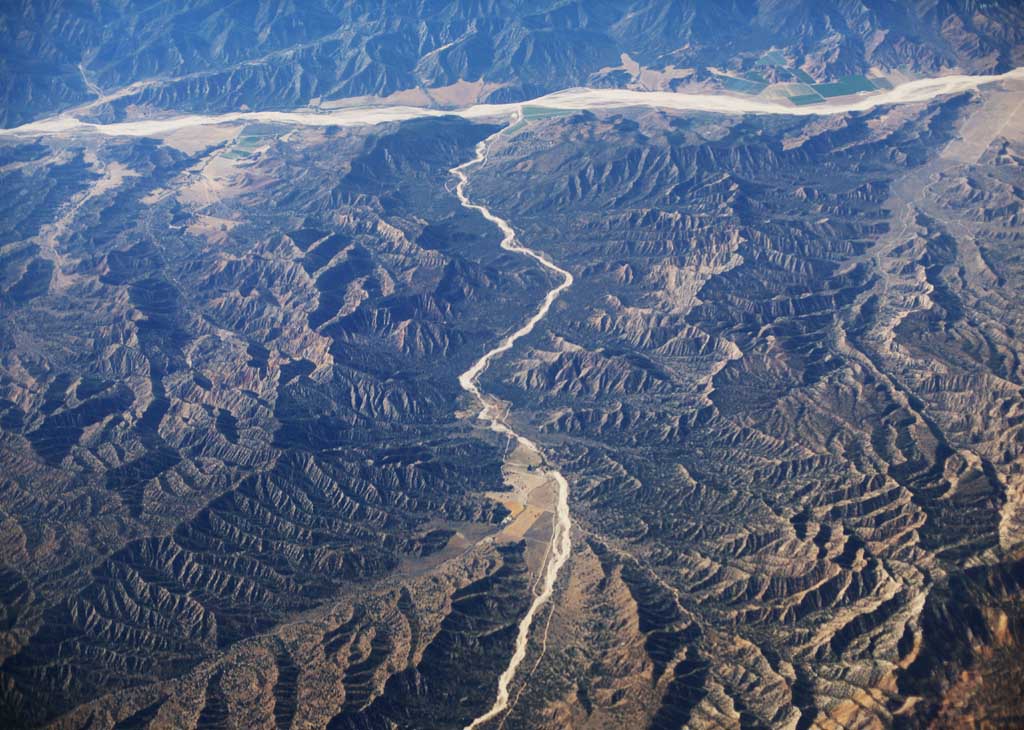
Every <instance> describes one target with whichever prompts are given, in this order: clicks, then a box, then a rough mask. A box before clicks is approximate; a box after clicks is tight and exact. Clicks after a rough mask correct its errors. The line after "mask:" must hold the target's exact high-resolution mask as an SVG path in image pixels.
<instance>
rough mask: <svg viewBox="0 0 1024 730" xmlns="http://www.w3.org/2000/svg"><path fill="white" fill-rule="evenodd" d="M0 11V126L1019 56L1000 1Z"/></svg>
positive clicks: (997, 63) (267, 0)
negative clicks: (689, 73) (629, 77)
mask: <svg viewBox="0 0 1024 730" xmlns="http://www.w3.org/2000/svg"><path fill="white" fill-rule="evenodd" d="M0 13H2V15H0V43H2V45H3V48H4V54H3V59H2V61H0V64H2V65H0V98H2V99H3V102H4V103H3V110H2V113H3V119H2V122H3V124H4V125H5V126H14V125H17V124H21V123H23V122H26V121H28V120H31V119H36V118H39V117H41V116H45V115H48V114H52V113H54V112H57V111H60V110H62V109H66V108H69V107H72V106H75V105H79V104H82V103H84V102H88V101H91V100H94V99H95V98H96V97H97V93H106V94H110V93H118V94H123V95H121V96H119V98H118V99H117V100H116V101H114V102H111V104H110V105H109V106H106V107H104V108H102V109H99V110H95V111H94V113H96V114H97V115H99V117H100V118H110V117H119V116H122V115H124V114H125V113H126V109H127V108H128V107H130V106H133V105H142V106H144V107H152V108H155V109H163V110H174V111H229V110H235V109H238V108H239V107H241V106H242V105H246V106H248V107H251V108H259V109H265V108H287V107H296V106H300V105H304V104H306V103H308V102H309V101H310V100H311V99H321V100H337V99H343V98H346V97H353V96H362V95H388V94H391V93H394V92H397V91H403V90H413V89H417V88H426V89H434V88H438V87H446V86H449V85H451V84H454V83H456V82H458V81H471V82H476V81H480V80H483V81H484V82H487V83H488V84H490V85H489V86H488V87H487V88H485V89H482V90H480V92H479V94H478V97H479V98H480V100H487V99H490V100H518V99H523V98H529V97H531V96H536V95H539V94H542V93H545V92H549V91H554V90H558V89H562V88H566V87H571V86H577V85H581V84H587V83H588V82H592V81H594V76H595V74H599V72H600V71H601V70H602V69H606V68H611V67H615V66H618V65H619V63H620V56H621V54H623V53H627V54H629V55H630V56H631V57H632V58H633V59H634V60H635V61H637V62H639V63H640V64H641V65H643V66H644V67H649V68H652V69H664V68H666V67H674V68H690V67H696V68H699V69H706V68H707V67H729V66H735V67H746V68H749V67H751V64H752V63H753V62H754V61H755V60H756V59H757V58H759V57H760V56H761V55H762V54H763V53H764V52H766V51H767V50H769V49H772V48H775V49H779V50H781V51H782V52H783V53H784V54H786V55H788V56H789V57H790V58H792V59H793V60H794V63H795V65H796V66H798V67H803V68H804V69H806V70H807V71H808V72H809V73H810V75H811V76H812V77H813V78H815V79H816V80H819V81H825V80H832V79H835V78H837V77H840V76H843V75H846V74H853V73H857V74H859V73H864V72H866V71H868V70H869V69H871V68H875V67H880V68H883V69H903V70H907V71H921V72H935V71H938V70H941V69H945V68H959V69H963V70H966V71H969V72H983V71H994V70H1006V69H1008V68H1010V67H1012V66H1014V65H1016V64H1017V63H1018V62H1019V61H1020V59H1021V57H1022V55H1024V31H1022V28H1024V9H1022V6H1021V4H1020V3H1019V2H1016V0H997V1H996V2H989V3H980V4H979V3H974V2H965V1H962V0H961V1H960V2H950V1H923V0H922V1H918V2H892V1H891V0H868V1H867V2H846V1H843V0H837V1H834V2H818V1H814V2H811V1H804V0H800V1H798V2H788V1H787V2H776V1H775V0H762V1H761V2H756V1H754V0H746V1H743V0H733V1H731V2H703V1H701V0H670V1H669V2H665V1H663V0H634V1H632V2H617V1H615V2H613V1H610V0H585V1H584V0H576V1H573V0H560V1H556V0H532V1H523V0H490V1H487V0H416V1H413V0H400V1H399V2H389V3H378V2H365V1H356V2H351V1H349V0H344V1H340V0H338V1H334V2H331V1H329V0H308V1H303V2H277V1H271V0H254V1H253V2H249V1H248V0H246V1H238V2H228V3H225V2H218V1H216V0H190V1H188V2H174V3H148V2H147V3H141V2H109V1H108V0H98V1H97V2H91V3H66V2H60V1H59V0H14V1H13V2H9V3H5V4H4V7H3V9H2V10H0ZM136 83H141V84H143V86H141V87H139V88H136V89H134V90H130V91H128V92H127V93H124V92H125V90H126V88H127V87H129V86H130V85H132V84H136ZM602 83H604V84H607V83H616V81H615V77H614V76H613V77H608V78H603V79H602ZM442 101H443V100H442Z"/></svg>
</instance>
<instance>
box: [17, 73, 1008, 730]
mask: <svg viewBox="0 0 1024 730" xmlns="http://www.w3.org/2000/svg"><path fill="white" fill-rule="evenodd" d="M1014 80H1015V81H1024V69H1015V70H1013V71H1010V72H1008V73H1005V74H1001V75H995V76H941V77H937V78H932V79H918V80H915V81H910V82H908V83H905V84H901V85H899V86H896V87H895V88H893V89H890V90H888V91H884V92H879V93H875V94H870V95H862V96H856V97H847V98H845V99H841V100H836V101H834V102H826V103H822V104H816V105H812V106H803V107H798V106H793V105H791V104H786V103H784V102H780V101H773V100H768V99H760V98H755V97H743V96H738V95H728V94H707V93H701V94H686V93H670V92H645V91H632V90H624V89H569V90H566V91H562V92H557V93H554V94H549V95H547V96H543V97H540V98H538V99H534V100H531V101H529V102H523V103H516V104H477V105H474V106H470V107H465V108H463V109H455V110H437V109H427V108H420V107H409V106H379V105H378V106H362V107H355V106H354V107H350V108H345V109H338V110H335V111H331V112H326V113H325V112H317V111H313V110H297V111H291V112H280V111H265V112H234V113H229V114H217V115H179V116H170V117H166V118H161V119H147V120H140V121H129V122H116V123H111V124H93V123H89V122H84V121H81V120H79V119H78V118H76V117H75V116H74V115H73V113H67V114H62V115H58V116H55V117H51V118H49V119H44V120H41V121H38V122H32V123H30V124H26V125H24V126H22V127H17V128H14V129H6V130H0V136H8V135H28V136H36V135H47V134H55V135H63V134H77V133H94V134H103V135H109V136H119V135H126V136H141V137H163V136H167V135H169V134H171V133H173V132H176V131H178V130H181V129H188V128H194V127H199V126H207V125H216V124H224V123H231V122H234V123H237V122H272V123H280V124H284V125H298V126H317V127H328V126H355V125H365V124H379V123H383V122H397V121H404V120H408V119H414V118H418V117H438V116H445V115H456V116H460V117H464V118H466V119H495V118H506V119H507V118H508V117H510V116H512V115H520V114H521V111H522V107H523V106H524V104H528V105H531V106H535V107H540V108H546V109H562V110H582V109H596V110H613V109H623V108H627V107H649V108H657V109H665V110H674V111H701V112H711V113H718V114H783V115H798V116H809V115H828V114H841V113H848V112H862V111H868V110H870V109H873V108H875V107H879V106H885V105H892V104H905V103H913V102H925V101H929V100H931V99H934V98H936V97H939V96H942V95H946V94H954V93H961V92H964V91H970V90H973V89H977V88H978V87H980V86H982V85H983V84H987V83H993V82H1000V81H1014ZM498 134H501V132H498ZM492 139H494V136H492V137H489V138H488V139H486V140H484V141H483V142H481V143H480V144H478V145H477V148H476V157H474V158H473V159H472V160H470V161H468V162H465V163H463V164H461V165H458V166H457V167H454V168H452V170H451V173H452V175H454V176H455V177H456V178H457V180H458V182H457V185H456V187H455V194H456V195H457V196H458V199H459V201H460V202H461V203H462V205H463V206H464V207H466V208H467V209H469V210H473V211H476V212H478V213H480V215H482V216H483V217H484V218H486V219H487V220H488V221H490V222H491V223H493V224H494V225H495V226H497V227H498V229H499V230H500V231H501V233H502V236H503V237H502V241H501V246H502V248H504V249H506V250H508V251H511V252H514V253H518V254H521V255H523V256H528V257H529V258H531V259H533V260H534V261H536V262H537V264H539V265H540V266H542V267H544V268H545V269H547V270H548V271H550V272H552V273H553V274H555V275H557V276H558V277H559V278H560V279H561V282H560V283H559V284H557V285H556V286H555V287H554V288H552V289H551V290H550V291H548V293H547V295H546V296H545V297H544V299H543V301H542V302H541V303H540V305H539V307H538V308H537V310H536V311H535V312H534V314H533V315H532V316H531V317H530V318H529V319H528V320H527V321H526V322H525V323H524V324H523V325H522V326H521V327H519V329H517V330H515V331H514V332H512V333H511V334H509V335H507V336H506V337H505V338H504V339H502V340H501V341H500V342H499V343H498V344H497V345H496V346H494V347H493V348H491V349H490V350H488V351H487V352H486V353H484V355H483V356H481V357H480V359H478V360H477V361H476V362H475V363H473V365H472V367H470V368H469V369H468V370H466V372H464V373H463V374H462V375H460V376H459V385H460V386H461V387H462V388H463V390H465V391H466V392H467V393H469V394H470V395H471V396H472V397H473V398H474V399H475V400H476V401H477V402H478V404H479V407H480V410H479V411H478V412H477V414H476V418H477V419H478V420H479V421H481V422H483V423H484V424H485V425H486V427H487V428H489V429H490V430H491V431H494V432H496V433H499V434H503V435H505V436H507V437H508V438H509V439H510V440H512V441H515V442H516V444H517V446H518V448H519V449H520V450H522V451H524V452H525V453H527V454H528V455H529V456H531V457H533V458H534V459H535V460H536V462H537V463H539V464H540V467H539V468H538V469H539V474H538V475H539V476H541V477H545V478H547V479H550V480H552V481H553V482H554V483H555V485H556V487H557V492H556V496H555V508H554V513H555V514H554V526H553V528H552V534H551V543H550V552H549V555H548V558H547V560H546V563H545V564H544V566H543V568H542V570H543V573H542V576H541V581H540V584H539V590H537V591H536V592H535V594H534V597H533V602H532V603H531V605H530V607H529V610H528V611H527V612H526V614H525V615H524V616H523V618H522V620H521V621H520V623H519V628H518V634H517V636H516V643H515V651H514V653H513V654H512V657H511V658H510V660H509V662H508V665H507V667H506V668H505V671H504V672H502V674H501V676H500V677H499V679H498V686H497V693H496V697H495V700H494V703H493V705H492V706H491V708H490V709H489V710H487V712H485V713H484V714H482V715H480V716H479V717H477V718H476V719H475V720H473V722H472V723H471V724H469V725H468V726H467V728H466V730H473V729H474V728H477V727H479V726H481V725H483V724H485V723H487V722H489V721H490V720H492V719H494V718H496V717H497V716H499V715H500V714H501V713H502V712H504V711H505V710H506V709H507V708H508V706H509V701H510V694H509V690H510V687H511V684H512V682H513V680H514V679H515V677H516V673H517V671H518V669H519V666H520V664H521V663H522V662H523V660H524V659H525V658H526V652H527V648H528V646H529V642H530V631H531V628H532V627H533V623H534V620H535V619H536V617H537V615H538V613H539V612H540V610H541V609H542V608H543V607H544V605H545V604H546V603H547V602H548V601H549V600H550V599H551V597H552V595H553V594H554V590H555V583H556V582H557V580H558V576H559V573H560V571H561V569H562V567H563V566H564V565H565V563H566V562H567V561H568V559H569V555H570V552H571V546H572V543H571V539H570V532H571V529H572V520H571V516H570V514H569V500H568V496H569V485H568V482H567V481H566V479H565V477H564V476H563V475H562V473H561V472H560V471H558V469H556V468H554V467H553V466H551V465H550V464H548V463H547V462H546V461H545V460H544V458H543V455H542V454H541V452H540V449H539V448H538V446H537V445H536V444H535V443H534V442H533V441H531V440H530V439H528V438H526V437H524V436H522V435H520V434H518V433H516V432H515V431H514V430H513V429H512V427H511V426H510V425H509V423H508V422H507V420H506V419H505V417H503V416H502V415H501V408H500V404H499V403H498V402H497V401H496V400H495V399H494V398H493V397H492V396H489V395H488V394H486V393H485V392H483V391H482V390H481V388H480V385H479V378H480V376H481V374H483V372H484V371H485V370H486V369H487V367H488V366H489V365H490V363H491V362H492V361H494V359H495V358H497V357H499V356H501V355H502V354H504V353H506V352H508V351H509V350H511V349H512V347H513V346H514V345H515V344H516V342H517V341H518V340H519V339H521V338H523V337H525V336H526V335H528V334H530V333H531V332H532V331H533V330H534V328H535V327H536V326H537V324H538V323H539V322H541V320H543V319H544V317H546V316H547V314H548V312H549V311H550V310H551V306H552V305H553V304H554V302H555V300H556V299H558V297H559V296H560V295H561V294H562V293H563V292H564V291H565V290H566V289H568V288H569V287H571V286H572V284H573V276H572V274H571V273H570V272H568V271H566V270H565V269H563V268H561V267H560V266H558V265H557V264H555V263H554V262H552V261H551V260H550V259H548V258H547V257H546V256H545V255H544V254H543V253H540V252H538V251H536V250H534V249H531V248H528V247H526V246H524V245H523V244H522V243H520V242H519V241H518V240H517V238H516V234H515V231H514V230H513V228H512V226H511V224H509V222H508V221H506V220H505V219H503V218H501V217H499V216H497V215H495V214H494V213H492V212H491V211H490V210H489V209H488V208H487V207H486V206H484V205H482V204H480V203H474V202H472V201H471V200H470V199H469V197H468V195H467V193H466V186H467V185H468V183H469V171H471V170H473V169H474V168H478V167H479V166H482V165H483V164H485V163H486V160H487V150H488V144H489V142H490V141H491V140H492Z"/></svg>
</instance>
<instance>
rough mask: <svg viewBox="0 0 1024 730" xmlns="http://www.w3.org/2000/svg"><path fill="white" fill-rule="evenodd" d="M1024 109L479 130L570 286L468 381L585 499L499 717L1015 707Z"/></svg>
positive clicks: (759, 716)
mask: <svg viewBox="0 0 1024 730" xmlns="http://www.w3.org/2000/svg"><path fill="white" fill-rule="evenodd" d="M1019 108H1020V97H1019V94H1009V93H999V92H989V93H987V94H983V95H982V98H981V99H980V100H979V99H977V98H968V97H959V98H953V99H950V100H948V101H945V102H943V103H937V104H930V105H917V106H908V107H903V108H891V109H883V110H876V111H875V112H872V113H870V114H867V115H864V116H859V117H837V118H827V119H822V120H819V121H812V122H809V123H808V122H802V121H800V122H793V121H790V120H785V121H778V120H772V121H755V120H752V119H750V118H747V119H745V120H739V119H722V118H718V117H705V118H701V117H700V116H694V117H690V118H687V119H680V118H672V117H666V116H663V115H661V114H648V115H646V116H643V117H638V118H625V117H618V118H616V117H612V118H599V117H594V116H592V115H579V116H576V117H572V118H570V119H563V120H560V121H559V122H547V123H539V126H538V128H537V129H533V128H527V129H525V130H523V131H521V132H520V133H518V134H516V135H514V136H510V137H508V138H507V140H503V142H502V144H501V145H500V147H499V146H497V145H496V147H495V149H494V150H493V151H492V153H491V166H490V170H489V171H483V172H482V173H481V175H480V177H478V179H477V183H476V184H477V186H478V187H477V188H476V191H477V194H478V195H480V196H481V197H483V198H484V199H486V200H488V201H489V204H490V205H491V207H492V208H493V209H494V210H496V211H500V212H501V214H503V215H508V216H509V217H510V218H511V219H512V220H515V221H516V222H517V225H518V226H519V227H520V229H521V230H522V232H523V234H522V235H523V238H524V239H525V240H533V241H538V242H540V241H543V243H542V244H540V245H541V246H542V248H543V250H545V251H546V252H547V253H548V254H550V255H551V256H552V258H553V259H554V260H556V261H558V262H560V263H561V265H563V266H566V267H568V268H570V269H571V270H572V271H573V272H574V273H575V274H576V276H577V279H578V283H577V285H576V286H575V287H574V288H573V289H572V290H571V291H570V292H568V293H567V294H566V296H565V298H564V300H563V302H562V304H561V305H560V306H559V307H558V308H557V310H556V311H555V312H553V313H552V316H551V317H549V319H548V320H546V321H545V326H546V328H547V332H545V333H543V334H541V335H538V336H537V337H535V338H534V339H533V340H532V341H531V343H530V345H531V346H530V347H529V348H527V349H525V350H521V351H520V353H521V354H520V356H519V357H517V358H510V359H509V360H506V361H504V362H503V363H502V364H499V365H498V366H497V370H496V371H495V373H494V380H493V381H491V382H485V384H484V385H485V387H486V388H488V389H490V390H491V391H492V392H498V393H501V394H502V395H503V396H504V397H505V398H507V399H508V400H509V401H510V402H511V403H512V404H513V405H512V409H511V413H512V415H513V419H515V420H517V422H521V424H522V428H523V430H525V431H526V432H527V433H534V434H536V436H537V438H538V439H540V440H541V441H542V442H543V443H545V444H548V445H549V447H550V448H551V449H552V450H553V453H554V454H555V455H556V456H555V458H556V460H557V461H558V463H559V464H560V465H561V466H562V468H563V469H565V470H567V476H568V478H569V480H570V483H572V484H573V491H572V496H573V499H574V505H573V506H574V513H575V515H576V519H577V522H579V523H580V526H579V548H578V550H577V554H576V557H575V559H574V563H573V567H572V571H571V577H570V578H569V579H568V582H567V585H566V588H565V590H566V595H567V598H566V599H565V600H563V601H562V602H561V603H560V604H559V606H558V608H557V609H555V613H554V616H553V618H552V621H553V622H557V623H554V624H553V628H552V632H551V635H552V636H563V637H567V638H565V639H564V640H561V641H557V642H556V644H557V648H555V647H553V646H552V644H551V642H549V644H548V647H547V654H546V656H545V658H544V661H543V662H542V663H541V664H540V669H539V672H544V674H543V677H542V678H535V679H534V680H533V681H532V684H531V691H530V692H529V693H526V694H524V698H523V701H522V702H521V703H520V705H519V707H518V708H517V710H516V711H514V712H513V715H512V716H511V717H510V718H509V721H508V722H507V723H506V726H510V727H511V726H516V727H538V726H545V727H564V726H566V725H568V724H571V725H573V726H588V727H590V726H593V727H623V726H631V725H636V724H637V723H640V724H646V725H648V726H649V727H652V728H675V727H680V726H685V727H722V726H727V727H786V726H794V725H795V726H796V727H850V726H856V727H888V726H894V725H896V726H904V725H906V726H919V725H922V724H926V723H928V722H934V723H935V726H937V727H947V726H948V727H960V726H962V725H961V723H963V722H965V721H966V720H965V718H966V717H968V716H973V717H974V718H975V720H977V721H979V722H980V721H982V720H983V719H989V720H991V721H993V722H994V721H996V720H997V719H998V718H999V717H1000V716H1011V715H1014V714H1015V712H1016V709H1019V707H1020V701H1021V695H1020V689H1019V687H1020V679H1021V667H1022V666H1024V663H1022V661H1021V656H1022V647H1021V640H1022V638H1024V635H1022V633H1021V626H1022V623H1021V620H1022V608H1024V604H1022V601H1021V587H1022V580H1024V563H1022V559H1024V548H1022V542H1021V538H1022V535H1021V531H1020V520H1021V515H1022V510H1024V503H1022V500H1021V496H1020V484H1021V474H1022V465H1024V461H1022V451H1021V443H1022V441H1021V434H1020V431H1019V429H1020V423H1019V418H1018V414H1019V409H1020V407H1021V400H1020V399H1021V394H1022V390H1021V382H1022V381H1021V370H1020V352H1021V340H1020V332H1021V325H1020V321H1019V318H1020V316H1021V310H1020V302H1021V301H1024V300H1022V299H1021V296H1020V292H1019V291H1018V282H1020V280H1021V276H1022V272H1021V271H1020V270H1019V269H1018V266H1019V262H1020V260H1021V259H1020V256H1019V247H1020V245H1021V236H1022V232H1024V229H1022V228H1021V225H1020V220H1019V218H1018V215H1019V209H1020V206H1021V183H1022V181H1024V178H1022V176H1021V167H1020V161H1021V158H1020V154H1019V150H1020V146H1021V144H1022V141H1024V116H1022V115H1021V114H1019V112H1018V110H1019ZM958 129H959V130H960V135H961V138H957V136H956V135H957V130H958ZM512 177H515V178H516V179H519V180H522V184H521V185H517V186H515V187H510V186H509V185H507V184H506V183H505V181H506V180H508V179H510V178H512ZM499 373H500V376H499ZM595 597H599V598H595ZM570 626H571V627H573V628H572V629H570V628H569V627H570ZM556 627H561V628H560V629H559V628H556ZM541 688H543V689H541ZM1015 708H1016V709H1015ZM538 717H543V718H546V721H545V722H544V723H538V721H537V718H538ZM1019 721H1020V717H1019V716H1016V719H1012V718H1011V719H1010V720H1007V722H1010V725H1007V726H1012V725H1013V723H1016V722H1019Z"/></svg>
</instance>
